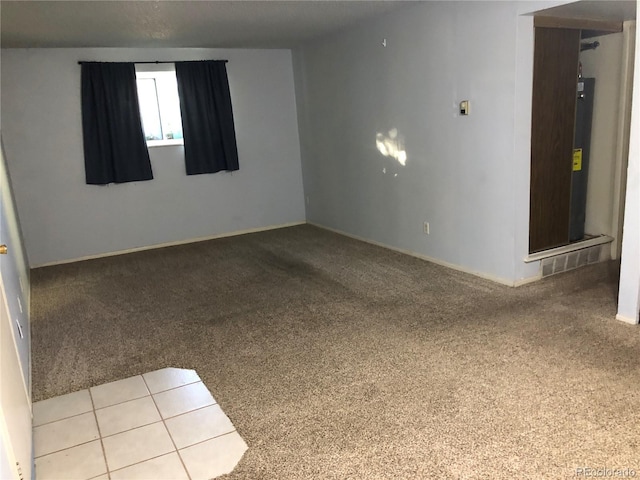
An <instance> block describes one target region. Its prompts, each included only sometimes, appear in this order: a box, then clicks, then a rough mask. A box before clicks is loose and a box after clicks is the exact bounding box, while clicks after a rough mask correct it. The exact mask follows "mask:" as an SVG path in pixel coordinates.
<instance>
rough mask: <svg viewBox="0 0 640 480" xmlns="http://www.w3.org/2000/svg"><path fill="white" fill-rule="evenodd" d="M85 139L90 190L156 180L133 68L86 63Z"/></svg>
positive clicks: (125, 64) (83, 70) (84, 90)
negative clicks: (99, 186) (95, 186)
mask: <svg viewBox="0 0 640 480" xmlns="http://www.w3.org/2000/svg"><path fill="white" fill-rule="evenodd" d="M82 133H83V140H84V163H85V173H86V179H87V183H88V184H97V185H104V184H107V183H123V182H134V181H140V180H151V179H152V178H153V173H152V171H151V162H150V161H149V152H148V150H147V143H146V140H145V138H144V131H143V130H142V121H141V120H140V108H139V106H138V90H137V87H136V71H135V66H134V64H133V63H100V62H85V63H82Z"/></svg>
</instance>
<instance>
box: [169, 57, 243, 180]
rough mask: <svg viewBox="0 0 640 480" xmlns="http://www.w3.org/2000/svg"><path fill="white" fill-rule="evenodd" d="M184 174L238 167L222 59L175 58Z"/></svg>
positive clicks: (225, 73)
mask: <svg viewBox="0 0 640 480" xmlns="http://www.w3.org/2000/svg"><path fill="white" fill-rule="evenodd" d="M175 65H176V77H177V79H178V94H179V96H180V111H181V114H182V132H183V135H184V157H185V164H186V169H187V175H197V174H200V173H215V172H219V171H221V170H238V168H239V166H238V148H237V146H236V133H235V128H234V125H233V110H232V108H231V95H230V93H229V80H228V79H227V67H226V62H225V61H224V60H208V61H200V62H176V64H175Z"/></svg>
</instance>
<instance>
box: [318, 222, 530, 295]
mask: <svg viewBox="0 0 640 480" xmlns="http://www.w3.org/2000/svg"><path fill="white" fill-rule="evenodd" d="M307 223H308V224H309V225H313V226H314V227H318V228H322V229H323V230H328V231H330V232H334V233H337V234H340V235H344V236H345V237H349V238H353V239H355V240H359V241H361V242H365V243H370V244H371V245H376V246H378V247H382V248H386V249H388V250H393V251H394V252H399V253H404V254H405V255H410V256H412V257H416V258H419V259H421V260H426V261H427V262H431V263H435V264H437V265H441V266H443V267H447V268H451V269H453V270H457V271H459V272H464V273H468V274H470V275H474V276H476V277H480V278H483V279H485V280H490V281H492V282H495V283H499V284H501V285H506V286H507V287H518V286H520V285H524V284H526V283H531V282H535V281H536V280H539V279H540V278H541V277H539V276H536V277H532V278H525V279H522V280H518V281H517V282H513V281H511V280H506V279H504V278H500V277H496V276H494V275H488V274H486V273H482V272H476V271H474V270H470V269H468V268H465V267H462V266H460V265H455V264H453V263H449V262H445V261H443V260H440V259H437V258H433V257H429V256H427V255H423V254H421V253H417V252H413V251H411V250H404V249H402V248H397V247H394V246H391V245H387V244H385V243H381V242H377V241H375V240H370V239H368V238H364V237H359V236H358V235H353V234H351V233H347V232H343V231H342V230H337V229H335V228H331V227H325V226H324V225H320V224H317V223H313V222H307Z"/></svg>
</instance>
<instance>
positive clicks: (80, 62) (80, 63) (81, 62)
mask: <svg viewBox="0 0 640 480" xmlns="http://www.w3.org/2000/svg"><path fill="white" fill-rule="evenodd" d="M182 61H189V62H211V61H213V62H224V63H227V62H229V60H182ZM179 62H180V60H179V61H178V62H160V61H158V60H156V61H155V62H94V61H82V60H80V61H79V62H78V65H82V64H83V63H179Z"/></svg>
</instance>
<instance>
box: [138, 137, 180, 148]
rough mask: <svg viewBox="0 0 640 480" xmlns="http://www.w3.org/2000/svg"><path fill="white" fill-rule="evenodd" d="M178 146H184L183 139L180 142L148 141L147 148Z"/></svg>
mask: <svg viewBox="0 0 640 480" xmlns="http://www.w3.org/2000/svg"><path fill="white" fill-rule="evenodd" d="M177 145H184V141H183V139H181V138H180V139H178V140H147V147H149V148H154V147H174V146H177Z"/></svg>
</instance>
